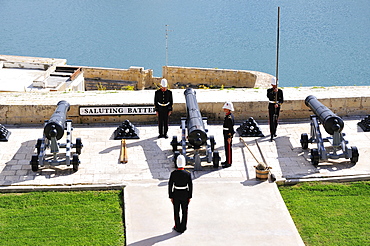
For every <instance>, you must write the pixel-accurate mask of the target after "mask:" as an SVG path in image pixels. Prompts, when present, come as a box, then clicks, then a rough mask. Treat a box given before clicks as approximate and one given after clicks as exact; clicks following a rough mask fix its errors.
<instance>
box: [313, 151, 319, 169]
mask: <svg viewBox="0 0 370 246" xmlns="http://www.w3.org/2000/svg"><path fill="white" fill-rule="evenodd" d="M319 161H320V155H319V150H318V149H311V163H312V165H314V166H317V165H318V164H319Z"/></svg>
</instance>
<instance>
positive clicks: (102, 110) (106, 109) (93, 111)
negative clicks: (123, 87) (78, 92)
mask: <svg viewBox="0 0 370 246" xmlns="http://www.w3.org/2000/svg"><path fill="white" fill-rule="evenodd" d="M125 114H130V115H137V114H141V115H145V114H155V108H154V106H90V107H89V106H86V107H85V106H80V115H81V116H89V115H91V116H92V115H94V116H104V115H125Z"/></svg>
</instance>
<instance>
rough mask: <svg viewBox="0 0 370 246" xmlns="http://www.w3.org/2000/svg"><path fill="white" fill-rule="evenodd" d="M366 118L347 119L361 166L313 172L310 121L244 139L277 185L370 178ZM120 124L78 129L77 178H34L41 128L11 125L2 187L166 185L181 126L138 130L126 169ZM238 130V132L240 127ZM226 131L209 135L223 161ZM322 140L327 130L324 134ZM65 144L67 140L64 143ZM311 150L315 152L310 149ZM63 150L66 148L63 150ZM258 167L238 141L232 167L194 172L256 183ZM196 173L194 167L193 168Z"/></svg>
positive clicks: (0, 161)
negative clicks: (305, 142) (303, 140)
mask: <svg viewBox="0 0 370 246" xmlns="http://www.w3.org/2000/svg"><path fill="white" fill-rule="evenodd" d="M360 119H361V118H359V117H351V118H347V119H346V118H345V127H344V130H343V132H345V133H346V139H347V140H348V141H349V146H357V148H358V149H359V153H360V157H359V162H358V163H357V164H356V165H352V164H351V163H350V161H349V160H347V159H343V158H342V159H339V160H330V161H328V162H326V163H320V165H319V166H318V167H314V166H313V165H311V163H310V159H309V150H302V148H301V145H300V135H301V133H309V131H310V125H309V121H306V122H303V123H300V122H294V121H289V122H282V123H281V124H280V126H279V128H278V137H277V138H276V140H275V141H274V142H272V143H271V142H270V141H269V136H266V137H262V138H243V139H244V141H245V142H246V143H247V144H248V146H249V148H250V150H251V151H253V153H254V154H255V156H256V158H257V159H258V160H260V161H262V158H261V156H260V154H259V151H258V148H257V145H256V142H255V140H257V141H258V143H259V146H260V148H261V150H262V153H263V155H264V158H265V159H266V162H267V164H268V165H269V166H271V167H272V169H271V171H272V173H274V174H275V175H276V177H277V178H278V180H281V179H284V178H288V179H291V178H308V177H311V178H312V177H335V176H343V175H345V176H348V175H366V174H369V173H370V165H369V164H368V161H367V160H368V158H369V151H370V146H369V142H370V132H363V131H362V129H361V128H360V127H358V126H357V122H359V120H360ZM259 125H260V127H261V129H262V132H263V133H264V134H265V135H267V134H268V125H267V124H266V123H264V122H262V123H259ZM117 126H118V125H115V124H106V125H100V126H97V125H96V126H94V125H74V126H73V127H74V131H73V133H72V137H73V141H75V138H76V137H80V138H82V143H83V144H84V147H83V149H82V154H81V155H80V161H81V164H80V167H79V171H78V172H76V173H73V172H72V170H71V169H70V168H66V167H64V166H58V167H53V168H49V169H41V170H40V171H38V172H36V173H34V172H32V170H31V169H30V165H29V161H30V160H31V156H32V154H34V146H35V144H36V140H37V139H38V138H39V137H41V135H42V126H6V127H7V129H8V130H9V131H11V135H10V137H9V142H0V148H1V152H0V170H1V172H0V185H1V186H9V185H72V184H116V183H122V182H129V181H137V180H166V179H168V177H169V175H170V172H171V171H172V170H173V169H174V165H173V161H172V156H173V154H172V147H171V145H170V142H171V136H178V138H179V139H180V137H181V129H180V128H179V127H178V126H170V130H169V135H170V138H168V139H163V138H162V139H157V128H156V126H139V125H136V127H137V128H138V129H139V130H140V139H135V140H127V147H128V158H129V162H128V163H127V164H121V163H119V160H118V158H119V153H120V141H118V140H113V132H114V130H115V129H116V128H117ZM237 127H238V125H236V127H235V128H237ZM221 132H222V126H221V125H209V133H210V134H211V135H214V136H215V140H216V150H218V151H219V152H220V156H221V159H222V160H224V150H223V146H222V144H223V139H222V134H221ZM322 132H323V135H324V136H325V131H324V130H323V129H322ZM62 140H63V141H65V140H64V138H63V139H62ZM309 147H311V148H313V147H315V145H314V144H310V145H309ZM62 151H63V149H62ZM256 164H257V162H256V161H255V159H254V158H253V156H252V155H251V153H250V152H249V151H248V149H247V148H246V147H245V146H244V144H243V143H241V142H240V141H239V137H237V136H236V137H235V138H234V140H233V166H232V167H231V168H228V169H221V168H219V169H214V168H213V167H212V165H211V164H208V163H204V162H202V165H203V166H204V168H203V170H202V171H193V172H192V173H193V178H195V179H197V178H203V179H204V178H218V179H222V178H244V179H245V180H253V179H255V169H254V166H255V165H256ZM188 168H189V170H192V166H188Z"/></svg>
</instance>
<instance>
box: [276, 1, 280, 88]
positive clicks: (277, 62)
mask: <svg viewBox="0 0 370 246" xmlns="http://www.w3.org/2000/svg"><path fill="white" fill-rule="evenodd" d="M279 43H280V7H278V23H277V38H276V86H278V81H279Z"/></svg>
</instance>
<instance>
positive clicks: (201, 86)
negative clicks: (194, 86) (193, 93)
mask: <svg viewBox="0 0 370 246" xmlns="http://www.w3.org/2000/svg"><path fill="white" fill-rule="evenodd" d="M198 88H199V89H209V87H207V86H205V85H199V86H198Z"/></svg>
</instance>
